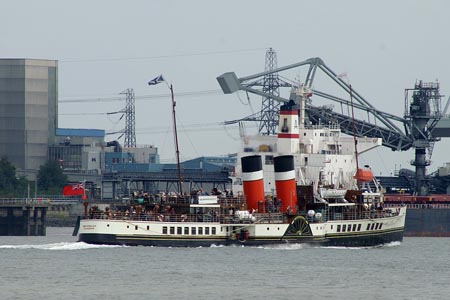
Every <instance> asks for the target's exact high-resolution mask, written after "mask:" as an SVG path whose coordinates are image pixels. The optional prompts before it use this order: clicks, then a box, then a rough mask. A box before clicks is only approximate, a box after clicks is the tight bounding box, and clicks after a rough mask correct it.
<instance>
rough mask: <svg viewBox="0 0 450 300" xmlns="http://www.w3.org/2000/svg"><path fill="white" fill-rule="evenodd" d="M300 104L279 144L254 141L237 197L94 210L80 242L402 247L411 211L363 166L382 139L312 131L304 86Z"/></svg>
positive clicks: (288, 110)
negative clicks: (390, 199) (361, 157)
mask: <svg viewBox="0 0 450 300" xmlns="http://www.w3.org/2000/svg"><path fill="white" fill-rule="evenodd" d="M293 95H294V96H296V100H297V101H293V100H292V101H290V102H289V103H287V104H285V105H283V106H282V107H281V109H280V118H279V130H278V135H277V136H267V137H261V136H259V137H258V138H256V139H255V140H254V142H256V147H254V146H252V145H253V144H252V143H250V141H249V139H245V147H244V151H243V152H242V153H240V154H239V157H238V160H237V161H238V164H237V166H236V170H235V172H234V174H233V176H232V179H233V190H232V191H231V193H229V194H228V195H227V194H224V193H222V192H220V191H217V190H215V191H212V195H203V193H202V192H199V193H192V194H191V195H189V196H187V195H180V194H179V195H176V194H175V195H161V196H159V197H151V198H149V199H148V200H143V199H137V200H136V199H134V200H133V201H132V203H130V205H129V206H126V207H106V208H104V210H97V209H93V210H92V211H90V212H89V213H87V214H86V215H85V216H84V217H83V219H81V220H80V222H79V224H78V225H77V227H78V228H77V230H76V231H77V232H78V236H79V241H80V242H86V243H96V244H121V245H146V246H170V247H177V246H182V247H186V246H187V247H198V246H211V245H249V246H259V245H267V244H286V243H306V244H312V245H320V246H344V247H360V246H377V245H382V244H385V243H390V242H400V241H402V239H403V233H404V226H405V216H406V206H403V205H397V206H390V207H385V205H384V195H383V193H382V188H381V186H380V185H379V183H378V181H377V180H376V178H375V177H374V176H373V174H372V172H371V171H370V168H369V167H365V168H361V169H360V168H359V167H358V164H357V161H358V160H357V155H356V153H357V152H359V153H362V152H364V151H368V150H370V149H372V148H374V147H377V146H379V145H381V140H380V139H372V138H370V139H368V138H354V137H350V136H343V135H342V134H341V132H340V130H339V128H338V127H337V126H310V125H308V124H307V122H305V117H304V116H305V115H304V110H303V111H302V109H301V108H302V107H304V105H302V103H303V104H304V101H306V100H307V98H308V97H309V95H310V92H309V91H308V90H306V89H304V88H303V87H301V86H300V87H295V88H294V89H293ZM261 139H262V140H263V141H262V142H263V143H261ZM356 144H357V146H358V151H355V149H354V147H355V145H356Z"/></svg>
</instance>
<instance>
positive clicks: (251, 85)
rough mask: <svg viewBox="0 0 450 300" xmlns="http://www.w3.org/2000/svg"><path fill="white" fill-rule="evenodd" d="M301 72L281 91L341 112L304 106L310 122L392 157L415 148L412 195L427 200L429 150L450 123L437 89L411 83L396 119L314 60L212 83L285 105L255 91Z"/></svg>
mask: <svg viewBox="0 0 450 300" xmlns="http://www.w3.org/2000/svg"><path fill="white" fill-rule="evenodd" d="M301 67H307V72H306V77H305V79H304V81H303V82H292V83H289V82H288V81H286V80H284V81H283V86H282V87H290V88H292V87H296V86H304V87H307V88H309V89H310V90H311V91H312V92H313V94H314V96H315V97H320V98H324V99H327V100H331V101H333V102H337V103H339V104H340V106H341V112H336V111H334V110H333V107H331V106H329V105H328V106H315V105H313V104H312V103H311V102H309V103H306V112H307V114H308V120H309V122H310V123H311V124H313V125H314V124H320V123H328V124H336V125H338V126H339V127H340V129H341V131H342V132H344V133H346V134H349V135H354V134H356V136H359V137H364V136H365V137H374V138H381V139H382V141H383V142H382V144H383V146H385V147H388V148H390V149H391V150H393V151H406V150H408V149H410V148H415V159H414V160H413V161H412V163H411V164H412V165H414V166H415V168H416V178H415V187H414V192H415V193H416V194H417V195H426V194H427V193H428V191H429V184H428V182H427V177H426V167H427V166H428V165H429V158H430V157H431V154H432V149H433V145H434V143H435V142H436V141H439V140H440V138H441V137H450V119H449V118H445V117H444V113H445V111H446V109H447V107H448V103H449V102H447V105H446V106H445V109H444V111H442V110H441V104H440V101H441V97H442V96H441V95H440V93H439V84H438V83H423V82H419V83H416V85H415V87H414V88H412V89H406V90H405V114H404V116H403V117H398V116H396V115H393V114H390V113H387V112H383V111H381V110H378V109H376V108H375V107H374V106H372V105H371V104H370V103H369V102H368V101H367V100H366V99H365V98H364V97H362V96H361V95H360V94H359V93H358V92H357V91H355V90H354V89H353V88H352V86H351V85H350V84H349V83H348V82H346V81H345V80H344V78H343V77H342V76H340V75H338V74H336V73H335V72H334V71H333V70H332V69H331V68H329V67H328V66H327V65H326V64H325V63H324V61H323V60H322V59H320V58H318V57H316V58H310V59H307V60H305V61H302V62H299V63H295V64H291V65H287V66H284V67H278V68H275V69H273V70H268V71H265V72H261V73H257V74H254V75H249V76H245V77H241V78H238V77H237V76H236V74H235V73H234V72H227V73H224V74H222V75H220V76H219V77H217V81H218V82H219V85H220V86H221V88H222V91H223V92H224V93H225V94H231V93H234V92H236V91H244V92H247V93H252V94H256V95H259V96H262V97H271V98H272V99H274V100H276V101H280V102H288V101H289V100H290V99H287V98H284V97H282V96H279V95H273V94H270V95H269V94H267V93H265V92H264V91H263V90H259V89H257V88H256V87H257V86H258V82H260V81H261V78H263V77H264V76H267V75H270V74H278V73H281V72H285V71H288V70H291V69H296V68H301ZM319 72H320V73H321V74H324V75H325V77H327V78H329V79H331V81H332V82H333V83H334V86H335V87H337V90H339V91H340V93H341V94H343V95H344V97H342V96H341V97H339V96H335V95H332V94H331V93H326V92H324V91H321V90H320V89H318V88H316V86H318V84H316V83H315V79H316V78H317V77H318V74H319ZM342 91H343V93H342ZM350 92H351V93H352V97H353V103H351V101H350V100H349V99H350ZM410 97H411V100H410V99H409V98H410ZM345 107H346V108H347V111H350V109H349V108H353V109H355V110H359V111H360V112H363V113H364V114H365V115H367V120H360V119H353V118H352V117H351V115H349V114H345V113H344V111H345V109H344V108H345ZM234 122H236V121H229V122H226V123H225V124H231V123H234ZM354 124H355V125H356V132H354ZM402 128H403V130H402ZM427 157H428V158H427Z"/></svg>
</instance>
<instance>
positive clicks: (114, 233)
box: [79, 207, 406, 247]
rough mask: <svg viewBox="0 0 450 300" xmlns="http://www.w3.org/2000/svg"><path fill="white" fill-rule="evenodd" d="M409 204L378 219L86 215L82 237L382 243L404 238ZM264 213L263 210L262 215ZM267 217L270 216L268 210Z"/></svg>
mask: <svg viewBox="0 0 450 300" xmlns="http://www.w3.org/2000/svg"><path fill="white" fill-rule="evenodd" d="M405 214H406V208H405V207H399V208H393V213H392V215H389V216H385V217H378V218H372V219H360V220H340V221H337V220H336V221H327V222H323V223H321V222H314V221H313V222H309V221H307V217H306V216H297V217H295V218H294V220H293V221H292V222H291V223H276V221H275V220H274V221H273V222H265V223H256V222H249V223H247V222H243V223H233V224H229V223H228V224H224V223H219V222H160V221H137V220H105V219H84V220H81V222H80V227H79V241H81V242H87V243H97V244H118V245H145V246H171V247H177V246H182V247H186V246H187V247H198V246H211V245H231V244H242V245H266V244H283V243H308V244H315V245H324V246H330V245H335V246H350V247H358V246H376V245H380V244H384V243H389V242H393V241H401V240H402V237H403V229H404V223H405ZM261 217H262V216H261ZM264 217H265V218H267V216H264Z"/></svg>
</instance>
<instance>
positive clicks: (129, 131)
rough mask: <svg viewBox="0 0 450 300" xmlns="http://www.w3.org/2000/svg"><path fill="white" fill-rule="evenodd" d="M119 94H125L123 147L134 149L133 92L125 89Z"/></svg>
mask: <svg viewBox="0 0 450 300" xmlns="http://www.w3.org/2000/svg"><path fill="white" fill-rule="evenodd" d="M121 94H126V107H125V141H124V146H125V147H128V148H136V129H135V128H136V114H135V108H134V90H133V89H127V90H126V91H125V93H124V92H122V93H121Z"/></svg>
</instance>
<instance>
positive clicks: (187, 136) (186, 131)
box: [177, 118, 200, 156]
mask: <svg viewBox="0 0 450 300" xmlns="http://www.w3.org/2000/svg"><path fill="white" fill-rule="evenodd" d="M177 120H178V124H180V125H181V129H182V131H183V133H184V135H185V136H186V138H187V140H188V141H189V143H190V144H191V146H192V148H193V149H194V151H195V154H197V155H198V156H200V155H199V154H198V151H197V148H195V145H194V143H193V142H192V140H191V137H190V136H189V134H188V132H189V130H186V129H185V127H184V125H183V123H181V121H180V119H179V118H177Z"/></svg>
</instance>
